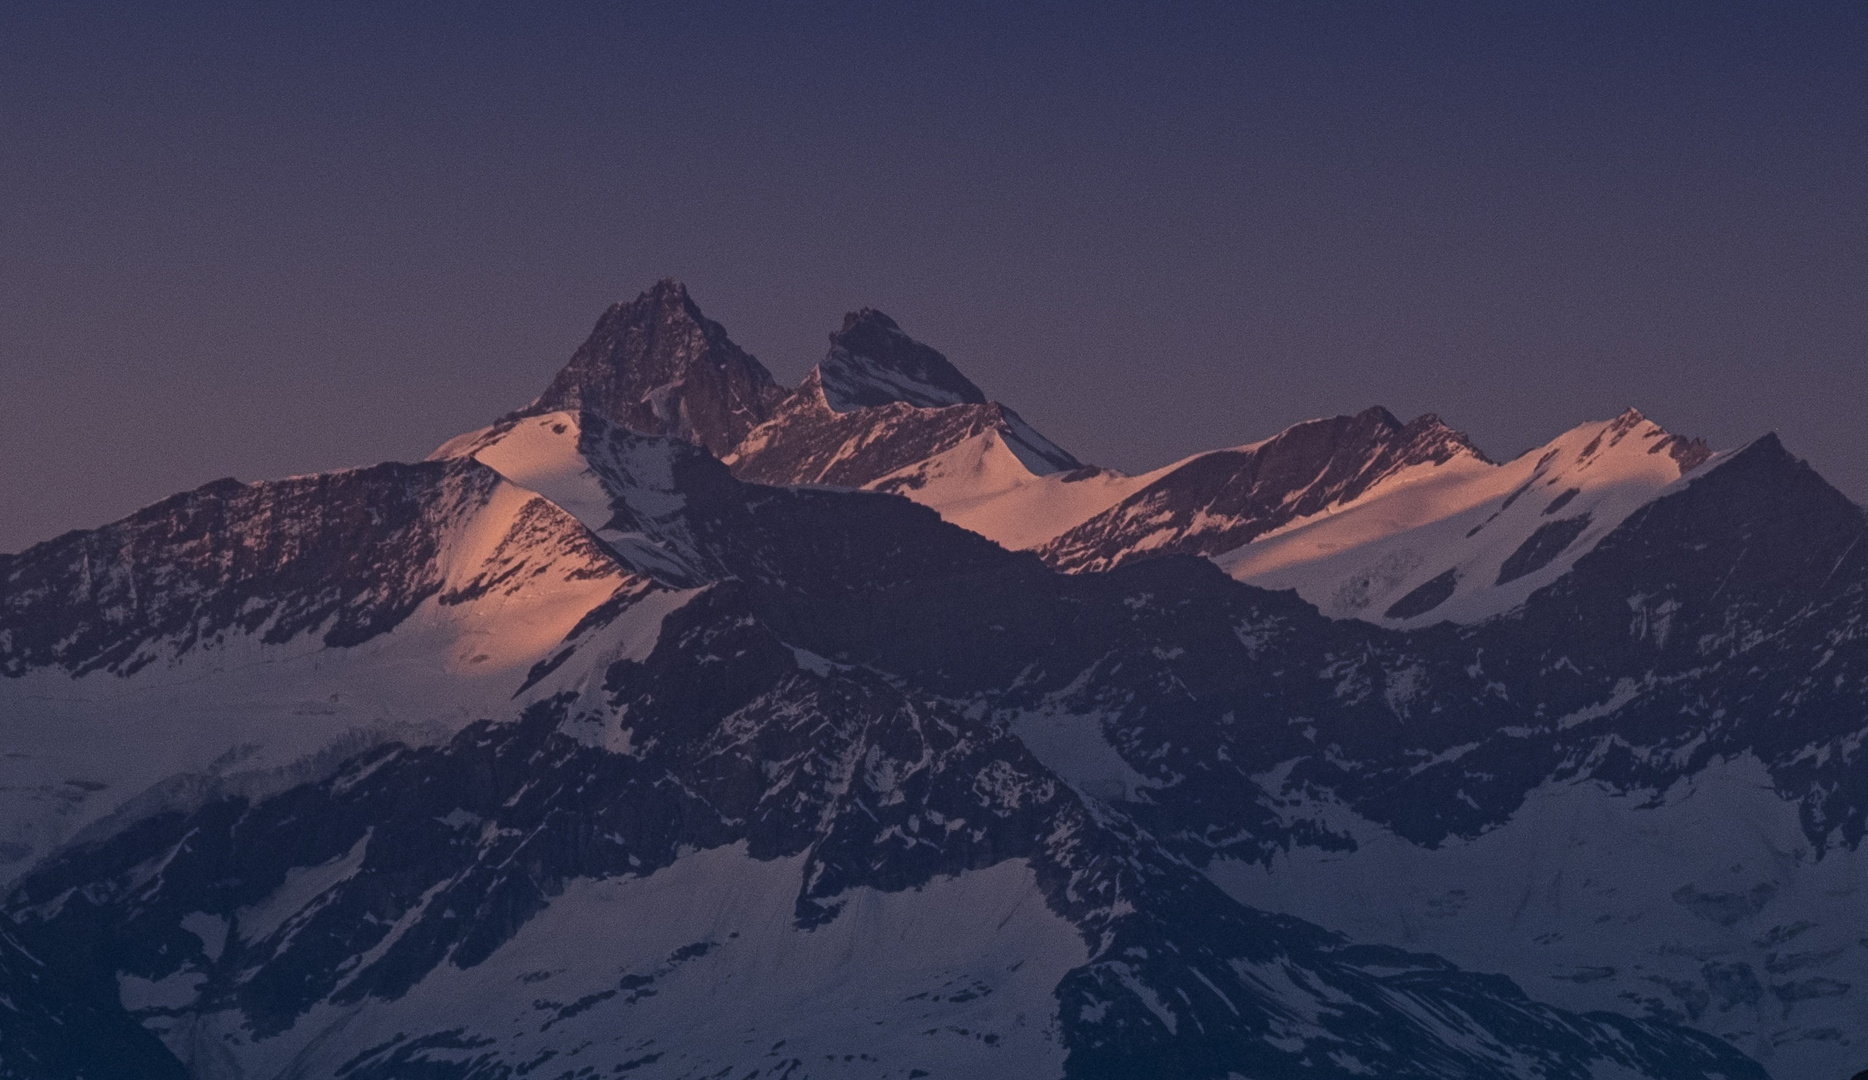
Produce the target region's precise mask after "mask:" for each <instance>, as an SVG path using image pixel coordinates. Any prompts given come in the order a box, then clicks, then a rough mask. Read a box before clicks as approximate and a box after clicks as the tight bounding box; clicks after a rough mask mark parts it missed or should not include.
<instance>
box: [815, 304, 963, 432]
mask: <svg viewBox="0 0 1868 1080" xmlns="http://www.w3.org/2000/svg"><path fill="white" fill-rule="evenodd" d="M810 382H815V384H816V389H817V391H818V393H820V394H821V395H822V397H823V401H824V404H826V405H828V406H830V408H831V409H833V410H835V411H836V412H840V413H847V412H854V411H856V410H857V409H865V408H871V407H873V406H877V405H887V404H889V403H891V402H896V401H899V402H902V403H904V404H907V405H913V406H916V407H917V408H923V409H930V408H939V407H941V406H943V405H984V404H985V403H986V395H985V394H983V393H981V392H980V389H979V387H977V386H974V385H973V383H972V381H971V380H969V379H968V378H967V377H966V376H965V375H962V374H960V371H959V369H958V368H956V367H954V366H953V365H952V364H951V363H949V362H948V361H947V358H946V357H945V356H942V355H941V354H940V353H939V352H938V351H936V350H934V349H933V348H930V347H929V346H926V345H923V344H921V343H920V342H919V341H916V340H915V339H914V338H911V337H909V336H908V335H907V334H905V333H903V332H902V328H901V327H899V326H897V325H896V324H895V320H893V319H891V318H889V317H888V316H887V315H884V314H883V313H882V312H880V311H877V310H876V309H875V308H864V309H862V310H861V311H852V312H850V313H849V314H847V315H845V316H844V317H843V329H841V330H839V331H837V332H836V333H834V334H832V335H830V355H828V356H826V357H824V360H823V362H822V363H820V364H818V365H817V370H816V371H814V372H812V373H811V377H810V380H807V386H806V387H805V388H804V389H806V390H807V391H808V390H809V389H810V386H809V385H808V383H810Z"/></svg>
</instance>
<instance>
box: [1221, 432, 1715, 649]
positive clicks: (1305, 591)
mask: <svg viewBox="0 0 1868 1080" xmlns="http://www.w3.org/2000/svg"><path fill="white" fill-rule="evenodd" d="M1712 457H1713V453H1712V450H1711V449H1710V448H1709V447H1708V446H1707V445H1706V443H1705V442H1704V441H1703V440H1700V439H1688V438H1686V437H1684V436H1680V435H1674V434H1672V433H1670V432H1668V431H1666V430H1665V429H1663V428H1662V427H1661V426H1660V425H1659V424H1656V423H1654V422H1653V421H1651V420H1649V419H1648V418H1647V417H1646V416H1644V415H1642V414H1641V412H1640V411H1639V410H1637V409H1633V408H1630V409H1626V410H1624V411H1623V412H1622V413H1621V414H1620V415H1618V416H1616V417H1615V418H1614V419H1612V420H1608V421H1595V422H1593V423H1587V424H1580V425H1578V426H1577V427H1574V428H1571V429H1570V430H1569V431H1566V432H1564V433H1563V434H1561V435H1559V436H1557V437H1556V438H1555V439H1552V440H1551V441H1550V442H1548V443H1546V444H1544V445H1543V446H1541V447H1538V448H1537V449H1535V450H1529V451H1526V452H1525V453H1523V454H1521V455H1519V456H1518V457H1517V458H1515V459H1513V460H1511V461H1509V462H1506V463H1504V464H1502V465H1494V464H1491V463H1490V462H1486V461H1483V460H1482V459H1479V458H1476V457H1473V458H1467V459H1465V460H1462V461H1460V462H1458V463H1457V464H1456V466H1455V467H1451V468H1445V469H1437V470H1432V471H1430V472H1425V473H1412V474H1410V473H1399V474H1396V475H1394V476H1392V477H1391V478H1389V479H1386V480H1384V481H1383V482H1381V483H1379V484H1376V485H1374V486H1372V487H1370V488H1368V489H1367V490H1366V491H1364V492H1362V493H1361V494H1360V495H1359V496H1358V497H1357V498H1356V499H1354V500H1352V501H1349V502H1345V503H1343V504H1341V505H1338V506H1333V507H1331V508H1329V509H1328V510H1327V511H1326V512H1323V513H1317V514H1312V515H1308V516H1305V517H1302V518H1299V519H1297V520H1294V521H1292V522H1290V523H1289V524H1287V525H1285V526H1283V527H1282V528H1280V529H1277V530H1275V531H1271V532H1268V533H1266V534H1264V535H1262V536H1259V537H1257V538H1255V539H1254V540H1253V541H1252V542H1251V543H1249V544H1246V545H1244V546H1242V547H1239V548H1237V549H1236V550H1234V551H1231V552H1226V553H1222V554H1219V555H1217V556H1215V561H1217V562H1218V563H1219V564H1220V566H1221V567H1223V568H1224V569H1225V570H1226V571H1227V572H1228V573H1230V574H1231V575H1232V576H1233V577H1235V578H1238V579H1239V580H1242V581H1249V582H1251V583H1253V584H1255V585H1262V586H1265V587H1267V588H1295V589H1296V590H1297V591H1298V592H1299V593H1300V594H1301V595H1302V596H1303V597H1304V598H1305V599H1307V600H1309V601H1310V602H1311V603H1313V604H1316V605H1317V606H1318V607H1319V608H1321V609H1322V610H1323V612H1324V613H1325V614H1328V615H1334V616H1338V617H1342V616H1353V617H1358V618H1366V619H1372V620H1377V621H1382V622H1390V623H1399V624H1402V625H1416V624H1420V623H1427V622H1435V621H1438V620H1441V619H1452V620H1454V621H1456V622H1469V621H1474V620H1477V619H1483V618H1487V617H1489V616H1492V615H1497V614H1499V613H1501V612H1504V611H1507V610H1509V609H1511V608H1512V607H1515V606H1516V605H1518V604H1521V603H1523V602H1524V600H1525V598H1526V597H1528V596H1529V595H1530V594H1531V593H1532V592H1533V591H1535V590H1536V589H1538V588H1541V587H1542V586H1544V585H1546V584H1548V583H1549V582H1551V581H1552V580H1554V579H1555V578H1557V577H1558V576H1560V575H1561V574H1562V573H1563V572H1564V571H1566V570H1567V569H1568V568H1569V567H1570V566H1571V565H1572V564H1573V563H1574V562H1575V561H1576V559H1577V558H1579V557H1581V556H1582V555H1583V554H1585V553H1586V552H1588V551H1589V550H1590V549H1591V548H1593V547H1594V546H1595V544H1596V542H1597V541H1598V540H1600V539H1601V538H1602V537H1604V536H1606V535H1608V533H1609V532H1611V531H1612V530H1613V529H1614V528H1615V526H1617V525H1619V524H1620V523H1621V522H1622V521H1623V520H1625V519H1626V518H1627V517H1628V515H1629V514H1631V513H1633V512H1634V511H1635V510H1636V509H1637V508H1639V507H1640V506H1642V505H1643V504H1645V503H1647V502H1648V501H1650V500H1651V499H1653V498H1654V497H1655V496H1656V495H1657V494H1659V493H1660V492H1661V491H1662V490H1663V489H1665V488H1667V487H1668V486H1669V485H1671V484H1673V483H1675V482H1677V481H1678V480H1680V478H1681V477H1682V476H1684V475H1686V474H1687V473H1690V472H1692V471H1694V470H1695V469H1696V468H1698V467H1699V466H1701V465H1703V464H1704V463H1706V462H1707V461H1708V460H1709V459H1711V458H1712Z"/></svg>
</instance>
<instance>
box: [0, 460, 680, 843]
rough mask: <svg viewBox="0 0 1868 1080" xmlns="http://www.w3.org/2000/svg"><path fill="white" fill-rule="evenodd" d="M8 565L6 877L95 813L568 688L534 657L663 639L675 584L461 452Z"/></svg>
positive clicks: (2, 690)
mask: <svg viewBox="0 0 1868 1080" xmlns="http://www.w3.org/2000/svg"><path fill="white" fill-rule="evenodd" d="M532 479H536V478H535V477H534V478H532ZM0 581H3V582H4V585H5V590H4V592H3V593H0V670H4V671H5V672H6V673H7V674H8V675H10V676H11V677H10V678H7V679H5V680H0V714H4V715H5V716H6V718H7V746H6V750H7V752H6V755H5V757H4V758H0V876H7V877H10V876H13V875H16V874H18V873H21V872H24V871H25V870H27V869H28V868H30V866H31V865H32V863H33V861H34V860H35V859H37V858H40V857H43V856H44V855H45V854H46V853H48V852H50V851H52V850H54V849H55V848H56V846H57V845H58V844H60V843H62V842H64V841H65V840H67V839H69V838H70V837H72V836H74V835H78V834H79V833H80V832H81V831H82V830H84V829H85V828H87V827H92V826H96V827H107V826H108V824H109V822H110V821H130V820H134V819H135V818H136V817H138V816H140V815H143V814H147V813H150V812H153V811H155V810H159V809H162V808H164V807H166V806H170V805H186V804H188V803H190V802H191V801H194V800H198V799H200V798H203V797H205V796H206V795H208V794H210V793H213V792H218V791H246V792H249V793H251V792H256V791H261V790H270V789H273V788H277V787H280V786H289V785H291V784H293V783H298V782H301V781H303V780H304V779H306V778H308V777H312V776H315V775H318V774H319V772H320V770H328V769H330V768H332V767H335V765H336V764H337V762H339V761H341V760H342V759H343V758H344V757H347V756H349V755H351V754H354V753H357V752H359V751H360V750H362V749H364V748H366V747H368V746H369V745H372V744H373V743H376V742H380V741H383V740H386V739H398V740H402V741H406V742H429V741H435V740H437V739H445V738H447V737H448V736H450V735H452V734H453V732H455V731H457V730H459V729H460V728H461V727H462V726H464V725H465V724H467V723H470V722H472V721H473V720H475V719H479V718H480V717H483V716H485V715H487V714H488V713H489V712H491V711H495V710H497V709H502V708H506V707H508V703H509V702H510V701H511V700H512V699H513V697H514V695H515V694H519V695H520V696H521V697H522V698H529V697H531V696H537V695H545V694H549V693H551V692H554V691H556V690H558V689H560V688H561V687H560V684H559V680H556V679H542V680H536V681H535V680H534V679H533V675H534V669H535V666H536V665H538V664H540V663H541V662H542V661H545V660H546V659H547V658H548V657H551V656H553V655H554V654H558V653H561V652H563V651H564V650H566V649H567V648H569V647H571V646H572V645H573V644H575V643H576V642H578V641H580V640H596V639H604V640H605V641H606V642H607V643H608V644H609V645H612V646H613V645H615V644H616V643H617V642H618V641H620V640H623V639H646V640H647V641H648V642H651V643H652V641H653V637H654V633H655V627H656V626H657V625H658V624H659V620H660V617H661V615H662V614H663V613H664V612H665V611H667V610H668V609H669V607H670V606H671V605H672V604H675V603H678V602H679V600H680V599H681V597H682V596H683V594H682V593H680V592H678V591H675V590H671V589H669V588H666V587H663V586H661V585H659V584H657V583H656V582H655V581H653V580H651V579H649V578H647V577H645V576H642V575H640V574H636V573H632V572H631V571H630V569H629V568H628V567H626V566H625V565H623V564H621V563H620V562H619V561H618V560H616V559H615V558H614V557H612V556H611V554H610V553H609V552H608V551H606V550H604V547H603V545H602V544H601V543H599V542H598V541H597V540H596V538H594V537H593V536H592V535H591V533H590V532H589V531H588V530H586V529H585V528H584V527H582V526H581V525H580V524H579V523H578V521H577V520H576V519H575V518H574V517H573V516H571V515H570V514H567V513H566V512H565V511H564V510H562V509H561V508H560V507H559V506H557V505H556V504H554V503H553V502H551V501H550V500H548V499H546V498H544V497H541V495H539V494H538V493H536V492H535V491H533V490H530V489H528V488H526V487H522V486H520V485H519V484H515V483H512V482H510V481H508V480H506V479H504V478H503V477H502V476H501V475H500V474H498V473H497V472H495V471H493V470H492V469H489V468H487V467H485V466H483V465H480V464H478V463H476V462H474V461H471V460H467V459H458V460H454V461H449V462H435V463H429V464H422V465H385V466H377V467H374V468H371V469H364V470H356V471H352V472H344V473H335V474H325V475H319V476H309V477H300V478H295V479H291V480H282V481H274V482H269V483H261V484H251V485H248V484H240V483H237V482H235V481H221V482H218V483H215V484H211V485H208V486H207V487H204V488H202V489H199V490H197V491H193V492H188V493H185V494H183V495H178V496H175V497H174V498H171V499H169V500H166V501H165V502H163V503H160V504H157V505H156V506H153V507H151V508H149V509H147V510H144V511H141V512H139V513H138V514H135V515H132V516H131V517H130V518H127V519H125V520H124V521H122V522H119V523H117V524H114V525H110V526H106V527H104V528H103V529H99V530H96V531H93V532H88V533H74V534H70V535H68V536H65V537H61V538H59V539H57V540H54V541H50V542H48V543H46V544H41V545H39V546H37V547H35V548H32V549H30V550H28V551H26V552H24V553H21V554H19V555H16V556H6V557H4V558H0ZM595 611H600V612H602V613H603V618H602V619H601V620H600V621H601V626H597V625H593V624H592V622H591V619H590V616H591V614H592V612H595Z"/></svg>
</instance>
